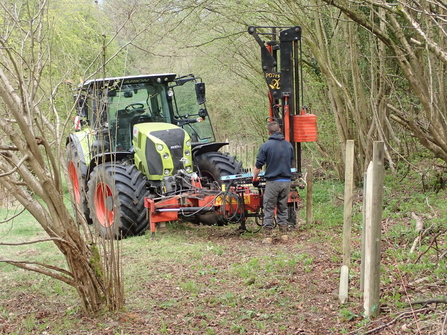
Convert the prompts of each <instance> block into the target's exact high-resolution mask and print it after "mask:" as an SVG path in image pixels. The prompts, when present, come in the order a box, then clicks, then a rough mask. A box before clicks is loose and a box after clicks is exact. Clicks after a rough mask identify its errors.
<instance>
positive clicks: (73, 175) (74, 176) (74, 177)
mask: <svg viewBox="0 0 447 335" xmlns="http://www.w3.org/2000/svg"><path fill="white" fill-rule="evenodd" d="M68 175H69V177H70V181H71V185H72V186H73V193H74V197H75V200H76V202H77V203H78V204H80V203H81V189H80V188H79V180H78V173H77V171H76V165H75V164H74V163H73V162H72V161H70V162H69V163H68Z"/></svg>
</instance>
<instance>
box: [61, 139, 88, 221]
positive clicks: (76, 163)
mask: <svg viewBox="0 0 447 335" xmlns="http://www.w3.org/2000/svg"><path fill="white" fill-rule="evenodd" d="M66 162H67V170H68V177H69V178H70V183H71V186H72V195H73V197H72V201H73V203H76V204H77V205H78V208H79V210H80V211H81V213H79V211H78V208H77V206H75V205H73V209H74V212H75V217H76V221H78V222H80V219H79V216H80V215H83V216H84V217H85V219H86V220H87V223H89V224H91V223H92V221H91V219H90V209H89V207H88V202H87V189H86V183H85V177H86V175H87V166H86V165H85V162H83V161H81V158H80V155H79V152H78V149H77V148H76V146H75V144H74V143H73V142H70V143H68V145H67V160H66Z"/></svg>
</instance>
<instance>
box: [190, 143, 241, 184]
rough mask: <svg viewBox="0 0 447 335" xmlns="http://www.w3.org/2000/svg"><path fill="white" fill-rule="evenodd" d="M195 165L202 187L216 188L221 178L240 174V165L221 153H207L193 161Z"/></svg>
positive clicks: (231, 157)
mask: <svg viewBox="0 0 447 335" xmlns="http://www.w3.org/2000/svg"><path fill="white" fill-rule="evenodd" d="M195 165H196V166H197V168H198V169H199V173H200V176H201V177H202V186H205V187H208V188H211V189H212V188H215V186H216V187H217V188H218V187H220V185H221V184H222V179H221V177H223V176H229V175H233V174H238V173H241V170H242V163H241V162H239V161H237V160H236V157H234V156H230V155H229V154H227V153H225V154H223V153H221V152H218V151H217V152H207V153H204V154H202V155H199V156H197V157H196V159H195Z"/></svg>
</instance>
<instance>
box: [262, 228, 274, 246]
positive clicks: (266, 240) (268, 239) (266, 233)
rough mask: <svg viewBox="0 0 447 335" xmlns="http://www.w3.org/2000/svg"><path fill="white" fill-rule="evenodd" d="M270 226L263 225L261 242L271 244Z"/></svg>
mask: <svg viewBox="0 0 447 335" xmlns="http://www.w3.org/2000/svg"><path fill="white" fill-rule="evenodd" d="M272 243H273V238H272V228H267V227H264V239H263V240H262V244H272Z"/></svg>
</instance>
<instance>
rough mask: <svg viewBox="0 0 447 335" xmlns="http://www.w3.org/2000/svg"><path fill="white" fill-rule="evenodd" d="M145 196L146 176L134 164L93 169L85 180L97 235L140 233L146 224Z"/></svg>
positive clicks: (117, 236) (117, 163)
mask: <svg viewBox="0 0 447 335" xmlns="http://www.w3.org/2000/svg"><path fill="white" fill-rule="evenodd" d="M148 196H149V190H148V189H147V188H146V177H145V176H144V175H143V174H142V173H141V172H140V171H139V170H137V168H136V166H135V165H133V164H129V165H123V164H121V163H120V162H116V163H112V162H108V163H104V164H100V165H98V166H96V167H95V168H94V169H93V171H92V173H91V174H90V179H89V181H88V199H89V203H90V208H91V209H92V211H91V214H90V217H91V218H92V220H93V223H94V224H95V229H96V231H97V233H98V234H99V235H100V236H102V237H105V238H110V239H111V238H115V239H120V238H125V237H127V236H134V235H140V234H142V233H143V232H144V231H145V230H146V229H147V228H148V224H149V222H148V220H147V218H146V209H145V207H144V198H146V197H148Z"/></svg>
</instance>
